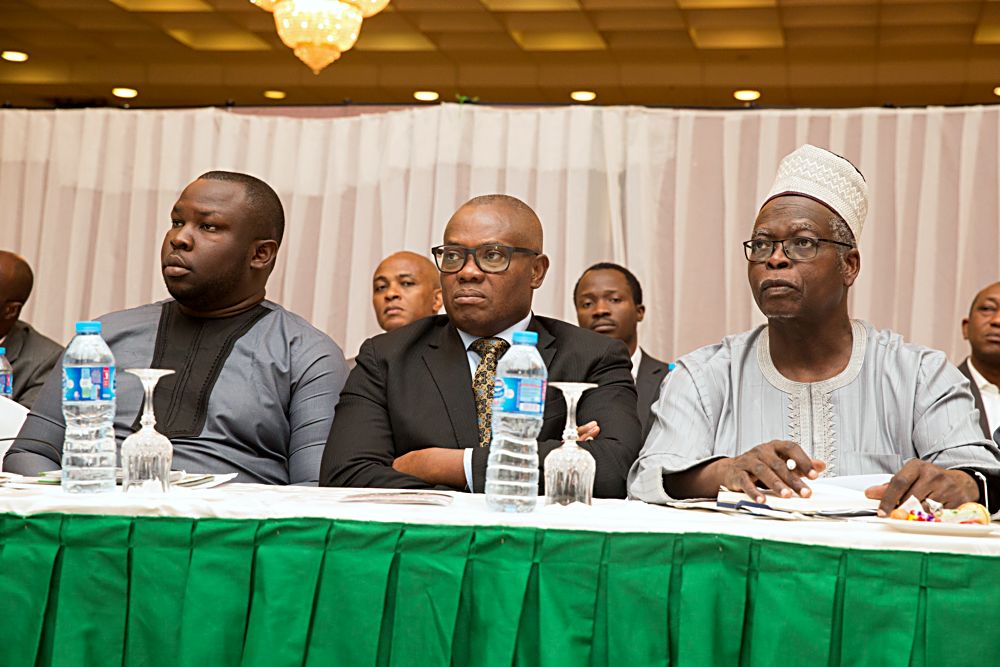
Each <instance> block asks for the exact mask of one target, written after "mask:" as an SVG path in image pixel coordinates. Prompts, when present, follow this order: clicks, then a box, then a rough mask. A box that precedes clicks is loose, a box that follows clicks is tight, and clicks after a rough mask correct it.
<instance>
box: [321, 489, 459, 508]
mask: <svg viewBox="0 0 1000 667" xmlns="http://www.w3.org/2000/svg"><path fill="white" fill-rule="evenodd" d="M453 500H454V498H452V497H451V496H450V495H448V494H447V493H438V492H436V491H364V492H360V493H352V494H350V495H346V496H344V497H343V498H340V502H342V503H378V504H383V505H450V504H451V503H452V501H453Z"/></svg>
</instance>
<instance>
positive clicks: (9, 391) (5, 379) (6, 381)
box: [0, 373, 14, 398]
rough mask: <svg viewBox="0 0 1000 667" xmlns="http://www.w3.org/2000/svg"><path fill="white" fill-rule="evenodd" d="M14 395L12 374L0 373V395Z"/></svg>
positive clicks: (8, 396) (7, 396)
mask: <svg viewBox="0 0 1000 667" xmlns="http://www.w3.org/2000/svg"><path fill="white" fill-rule="evenodd" d="M13 395H14V374H13V373H0V396H4V397H6V398H10V397H11V396H13Z"/></svg>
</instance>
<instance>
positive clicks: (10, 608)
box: [0, 514, 1000, 667]
mask: <svg viewBox="0 0 1000 667" xmlns="http://www.w3.org/2000/svg"><path fill="white" fill-rule="evenodd" d="M997 619H1000V558H994V557H985V556H961V555H953V554H941V553H915V552H906V551H867V550H860V549H838V548H829V547H817V546H807V545H800V544H792V543H784V542H774V541H766V540H754V539H749V538H745V537H736V536H727V535H713V534H676V535H675V534H660V533H596V532H584V531H565V530H543V529H536V528H505V527H498V526H485V527H484V526H429V525H412V524H387V523H368V522H358V521H344V520H331V519H266V520H235V519H233V520H230V519H193V518H153V517H120V516H83V515H64V514H47V515H35V516H30V517H22V516H16V515H9V514H7V515H0V665H2V666H3V667H16V666H19V665H25V666H29V665H57V666H59V667H72V666H74V665H88V666H91V665H93V666H102V667H103V666H105V665H143V666H145V665H149V666H156V665H171V666H173V665H191V666H193V667H216V666H225V665H262V666H265V665H266V666H267V667H278V666H282V665H288V666H292V665H295V666H300V665H421V666H424V665H463V666H464V665H497V666H500V665H512V664H516V665H545V666H548V665H573V666H581V665H636V666H644V665H698V666H701V665H767V666H770V665H782V664H790V665H799V664H800V665H852V666H853V665H879V666H889V665H935V666H936V665H975V666H976V667H981V666H983V665H995V664H1000V632H998V631H997V623H998V622H1000V621H998V620H997Z"/></svg>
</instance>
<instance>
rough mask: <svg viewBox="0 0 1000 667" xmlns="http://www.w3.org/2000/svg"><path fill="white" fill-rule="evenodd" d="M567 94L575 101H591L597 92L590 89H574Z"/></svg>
mask: <svg viewBox="0 0 1000 667" xmlns="http://www.w3.org/2000/svg"><path fill="white" fill-rule="evenodd" d="M569 96H570V97H571V98H573V99H574V100H575V101H577V102H593V101H594V100H596V99H597V93H595V92H594V91H592V90H574V91H573V92H572V93H570V94H569Z"/></svg>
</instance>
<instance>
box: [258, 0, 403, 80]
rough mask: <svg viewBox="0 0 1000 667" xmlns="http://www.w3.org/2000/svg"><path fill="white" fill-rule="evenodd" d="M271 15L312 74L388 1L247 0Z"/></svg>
mask: <svg viewBox="0 0 1000 667" xmlns="http://www.w3.org/2000/svg"><path fill="white" fill-rule="evenodd" d="M250 2H251V3H253V4H255V5H257V6H258V7H260V8H261V9H263V10H266V11H269V12H272V13H273V14H274V25H275V27H276V28H277V29H278V37H280V38H281V41H282V42H284V43H285V46H287V47H288V48H290V49H292V52H293V53H295V56H296V57H297V58H298V59H299V60H301V61H302V62H304V63H305V64H306V65H308V67H309V69H311V70H312V71H313V74H319V73H320V71H321V70H322V69H323V68H324V67H326V66H327V65H329V64H330V63H332V62H333V61H334V60H336V59H337V58H339V57H340V54H341V53H343V52H344V51H347V50H348V49H350V48H351V47H352V46H354V42H356V41H358V35H359V34H360V33H361V21H362V20H363V19H366V18H368V17H369V16H375V15H376V14H378V13H379V12H380V11H382V10H383V9H385V8H386V5H388V4H389V0H250Z"/></svg>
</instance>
